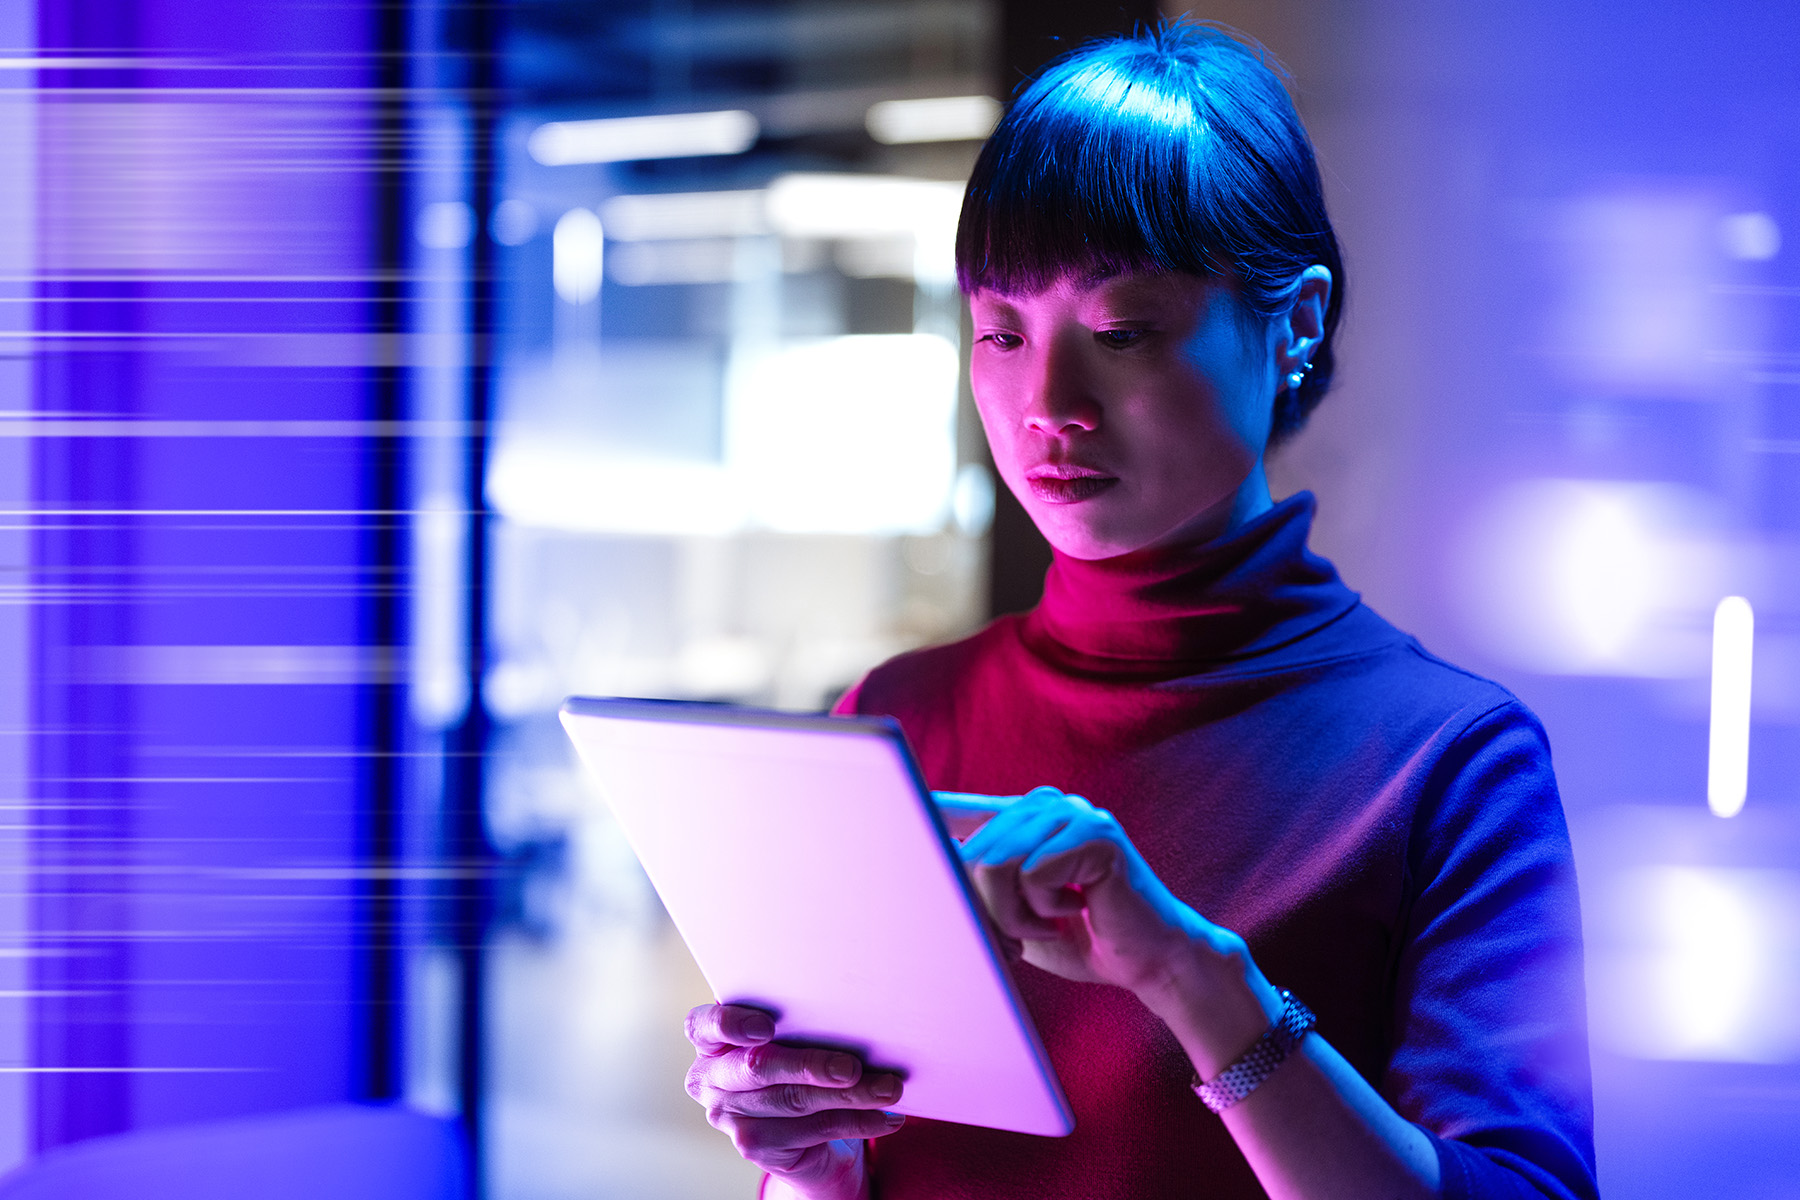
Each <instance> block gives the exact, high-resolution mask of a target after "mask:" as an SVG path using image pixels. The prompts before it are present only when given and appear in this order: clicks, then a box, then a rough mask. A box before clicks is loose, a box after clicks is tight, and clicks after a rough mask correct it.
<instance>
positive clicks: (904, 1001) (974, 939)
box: [562, 699, 1075, 1137]
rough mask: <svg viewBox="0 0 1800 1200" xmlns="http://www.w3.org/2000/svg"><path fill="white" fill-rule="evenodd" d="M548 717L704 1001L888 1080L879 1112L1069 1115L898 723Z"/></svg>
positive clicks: (694, 715) (735, 716)
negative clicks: (889, 1094)
mask: <svg viewBox="0 0 1800 1200" xmlns="http://www.w3.org/2000/svg"><path fill="white" fill-rule="evenodd" d="M562 721H563V727H564V728H565V729H567V730H568V732H569V736H570V737H571V738H573V739H574V742H575V745H576V748H577V749H578V750H579V751H580V752H581V757H582V759H583V761H584V762H586V764H587V766H588V768H589V769H590V770H591V771H592V772H593V774H594V777H595V778H596V779H597V780H598V782H599V784H600V789H601V791H602V793H603V794H604V795H605V797H606V799H607V802H608V803H609V804H610V805H611V806H612V809H613V812H614V813H615V814H616V815H617V817H618V820H619V824H620V826H621V827H622V828H623V829H624V831H625V835H626V837H627V838H629V839H630V841H631V845H632V848H633V849H634V850H636V851H637V855H638V858H639V860H640V861H641V862H642V863H643V864H644V870H645V872H646V873H647V874H648V875H649V876H650V882H651V883H652V884H653V885H654V886H655V888H656V891H657V894H658V895H659V896H661V897H662V901H663V904H664V906H665V907H666V908H667V909H668V911H669V916H670V917H671V918H673V920H674V922H675V927H676V928H677V929H678V930H680V932H681V936H682V938H683V939H685V940H686V942H687V945H688V949H689V950H690V951H691V952H692V953H693V955H694V960H695V961H696V962H697V963H698V964H699V966H700V970H701V971H702V972H703V973H704V974H705V976H706V981H707V983H708V984H710V985H711V987H712V990H713V994H714V995H715V996H716V997H718V999H719V1000H720V1001H721V1002H724V1003H728V1004H749V1005H754V1006H756V1007H758V1008H762V1009H766V1010H768V1011H769V1012H771V1013H773V1014H774V1015H775V1027H776V1036H777V1037H779V1038H780V1039H781V1040H783V1041H791V1042H798V1043H802V1044H810V1045H820V1046H834V1047H839V1048H842V1049H846V1050H851V1051H854V1052H855V1053H857V1054H859V1055H861V1056H862V1058H863V1059H864V1061H866V1062H868V1063H869V1064H870V1065H871V1066H873V1067H875V1068H878V1069H884V1070H892V1071H897V1072H898V1073H899V1074H900V1075H901V1076H902V1077H903V1078H904V1079H905V1081H906V1088H905V1094H904V1095H903V1096H902V1097H901V1100H900V1102H899V1103H898V1104H896V1105H895V1106H894V1108H895V1110H896V1111H898V1112H903V1113H907V1114H909V1115H913V1116H920V1117H930V1118H933V1119H935V1120H940V1121H957V1122H961V1123H963V1124H967V1125H982V1126H987V1127H989V1128H993V1129H1007V1130H1013V1131H1016V1132H1019V1133H1035V1134H1043V1135H1047V1136H1051V1137H1062V1136H1065V1135H1067V1134H1068V1133H1069V1132H1070V1131H1071V1130H1073V1129H1074V1127H1075V1122H1074V1117H1073V1115H1072V1114H1071V1113H1070V1111H1069V1105H1068V1102H1067V1101H1066V1100H1065V1099H1064V1098H1063V1094H1062V1088H1061V1087H1060V1086H1059V1085H1058V1083H1057V1080H1056V1075H1055V1073H1054V1071H1053V1070H1052V1069H1051V1067H1050V1062H1049V1059H1048V1058H1047V1057H1046V1056H1045V1054H1044V1048H1043V1045H1042V1044H1041V1043H1040V1042H1039V1040H1038V1035H1037V1030H1036V1028H1035V1027H1034V1026H1033V1025H1032V1023H1031V1017H1030V1014H1028V1013H1027V1012H1026V1011H1025V1007H1024V1005H1023V1004H1022V1003H1021V1002H1020V1000H1019V994H1018V991H1017V989H1016V988H1015V987H1014V986H1013V981H1012V976H1011V974H1010V972H1009V971H1008V970H1007V966H1006V962H1005V960H1004V958H1003V957H1002V956H1001V953H1000V950H999V947H998V946H997V945H996V944H995V942H994V939H993V936H992V934H991V933H990V932H989V930H988V927H987V924H986V922H985V921H984V920H983V918H982V915H981V910H980V908H979V907H978V906H979V904H980V901H979V899H978V898H977V897H976V896H975V894H974V892H973V891H972V890H971V889H970V886H969V882H968V878H967V877H966V876H965V875H964V873H963V868H962V863H961V860H960V859H959V858H958V857H957V855H956V851H955V847H954V846H953V845H952V843H951V841H950V837H949V834H948V832H947V831H946V829H945V826H944V823H943V820H942V818H941V817H940V816H939V814H938V813H937V811H936V809H935V808H934V807H933V805H932V803H931V799H930V796H929V793H927V791H926V789H925V786H924V784H923V783H922V782H921V780H920V777H919V772H918V768H917V767H916V766H915V765H914V763H913V758H912V754H911V753H910V751H909V750H908V749H907V746H906V740H905V738H904V737H903V736H902V735H901V733H900V729H899V726H898V725H896V724H895V723H894V722H893V721H890V720H888V719H886V718H873V717H808V716H796V715H792V714H788V713H774V712H764V711H760V710H755V709H740V708H726V707H720V706H716V705H707V704H678V703H669V702H662V701H654V700H587V699H573V700H570V701H568V702H567V703H565V704H564V705H563V708H562Z"/></svg>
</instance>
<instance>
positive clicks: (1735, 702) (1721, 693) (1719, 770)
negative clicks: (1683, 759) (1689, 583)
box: [1706, 596, 1756, 817]
mask: <svg viewBox="0 0 1800 1200" xmlns="http://www.w3.org/2000/svg"><path fill="white" fill-rule="evenodd" d="M1755 627H1756V617H1755V614H1754V613H1753V612H1751V609H1750V602H1749V601H1748V600H1746V599H1744V598H1743V597H1742V596H1727V597H1725V598H1724V599H1723V600H1721V601H1719V606H1718V608H1717V609H1715V610H1714V612H1713V651H1712V721H1711V730H1710V739H1709V743H1708V747H1707V759H1706V805H1707V807H1708V808H1710V809H1712V811H1713V815H1714V816H1720V817H1735V816H1737V814H1738V813H1739V812H1740V811H1742V810H1743V807H1744V796H1745V794H1746V793H1747V792H1748V790H1749V781H1750V665H1751V659H1752V657H1753V651H1754V642H1755Z"/></svg>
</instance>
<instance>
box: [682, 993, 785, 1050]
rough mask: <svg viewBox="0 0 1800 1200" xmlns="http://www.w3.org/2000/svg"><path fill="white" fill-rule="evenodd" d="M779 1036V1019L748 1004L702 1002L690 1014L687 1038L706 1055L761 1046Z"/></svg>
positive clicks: (688, 1016)
mask: <svg viewBox="0 0 1800 1200" xmlns="http://www.w3.org/2000/svg"><path fill="white" fill-rule="evenodd" d="M774 1037H775V1021H774V1019H773V1018H772V1017H770V1016H769V1014H768V1013H766V1012H764V1011H763V1010H762V1009H760V1008H751V1007H749V1006H748V1005H744V1004H702V1005H700V1006H699V1007H698V1008H695V1009H693V1010H691V1011H689V1013H688V1015H687V1040H688V1041H690V1042H692V1043H693V1044H694V1049H696V1050H698V1051H699V1052H700V1053H702V1054H707V1055H717V1054H724V1053H725V1052H726V1051H728V1050H735V1049H737V1048H738V1047H740V1046H760V1045H762V1044H763V1043H764V1042H768V1041H771V1040H773V1039H774Z"/></svg>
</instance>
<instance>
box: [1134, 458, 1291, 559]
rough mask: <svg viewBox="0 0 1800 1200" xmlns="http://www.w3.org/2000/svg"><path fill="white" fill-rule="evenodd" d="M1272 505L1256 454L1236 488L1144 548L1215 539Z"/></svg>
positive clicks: (1182, 544) (1169, 546)
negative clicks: (1254, 460)
mask: <svg viewBox="0 0 1800 1200" xmlns="http://www.w3.org/2000/svg"><path fill="white" fill-rule="evenodd" d="M1273 507H1275V501H1274V500H1273V499H1271V498H1270V496H1269V476H1268V474H1267V472H1265V471H1264V470H1263V460H1262V459H1261V458H1258V459H1257V460H1256V464H1255V465H1254V466H1252V467H1251V468H1250V474H1249V475H1248V476H1246V477H1245V479H1244V482H1243V483H1241V484H1239V485H1238V489H1237V491H1235V492H1233V493H1232V494H1231V495H1229V496H1227V497H1225V499H1223V500H1221V501H1219V503H1217V504H1215V505H1213V506H1212V507H1211V508H1209V509H1207V510H1206V511H1205V512H1202V513H1198V514H1196V515H1195V516H1193V517H1191V518H1189V519H1188V520H1186V521H1183V522H1182V523H1181V524H1180V525H1177V526H1176V527H1175V528H1174V529H1171V530H1170V531H1169V532H1168V533H1165V534H1163V535H1162V536H1161V537H1159V538H1157V539H1156V540H1155V541H1154V542H1151V543H1150V544H1149V545H1148V546H1145V547H1144V549H1145V550H1168V549H1174V548H1177V547H1181V546H1198V545H1201V544H1203V543H1206V542H1211V541H1215V540H1217V539H1218V538H1222V537H1224V536H1225V535H1227V534H1229V533H1231V532H1232V531H1234V530H1237V529H1241V528H1243V527H1244V526H1245V525H1247V524H1249V523H1250V522H1251V521H1254V520H1255V519H1256V518H1258V517H1260V516H1262V515H1263V514H1264V513H1266V512H1268V511H1269V510H1270V509H1271V508H1273Z"/></svg>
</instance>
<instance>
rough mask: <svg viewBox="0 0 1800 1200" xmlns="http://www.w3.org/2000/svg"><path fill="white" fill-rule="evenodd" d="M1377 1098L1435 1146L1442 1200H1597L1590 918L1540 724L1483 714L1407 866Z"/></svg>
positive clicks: (1423, 820)
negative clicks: (1587, 969) (1587, 976)
mask: <svg viewBox="0 0 1800 1200" xmlns="http://www.w3.org/2000/svg"><path fill="white" fill-rule="evenodd" d="M1407 867H1408V873H1409V877H1410V878H1409V881H1408V887H1407V895H1408V897H1409V909H1408V911H1407V913H1406V914H1405V917H1404V928H1405V931H1406V933H1405V938H1404V940H1403V942H1402V943H1401V945H1402V949H1401V951H1400V953H1399V955H1398V958H1397V961H1396V976H1395V992H1394V995H1395V1008H1394V1018H1393V1020H1394V1029H1393V1041H1392V1045H1393V1046H1394V1052H1393V1055H1392V1057H1391V1059H1390V1061H1389V1066H1388V1070H1387V1073H1386V1076H1385V1077H1384V1079H1383V1081H1382V1091H1383V1092H1384V1094H1386V1095H1387V1096H1388V1097H1389V1099H1390V1100H1391V1101H1392V1102H1393V1103H1394V1105H1395V1107H1396V1108H1397V1109H1398V1110H1399V1111H1400V1112H1401V1113H1402V1114H1404V1115H1405V1116H1406V1117H1408V1118H1409V1119H1410V1120H1413V1121H1415V1122H1417V1123H1418V1124H1419V1125H1421V1126H1422V1127H1423V1128H1425V1129H1426V1130H1427V1131H1428V1132H1429V1133H1431V1135H1432V1136H1433V1139H1434V1141H1435V1142H1436V1145H1437V1150H1438V1161H1439V1163H1440V1165H1441V1168H1442V1173H1443V1195H1444V1197H1445V1200H1500V1198H1505V1200H1514V1198H1517V1200H1527V1198H1529V1200H1538V1198H1540V1197H1552V1198H1555V1200H1577V1198H1580V1200H1594V1197H1596V1196H1597V1194H1598V1193H1597V1187H1596V1184H1595V1178H1594V1150H1593V1099H1592V1084H1591V1082H1590V1078H1589V1067H1588V1051H1587V1016H1586V1014H1587V1006H1586V998H1585V987H1584V983H1583V974H1582V950H1581V914H1580V907H1579V903H1578V899H1577V895H1576V885H1575V866H1574V859H1573V856H1572V854H1571V852H1570V848H1569V835H1568V827H1567V825H1566V823H1565V822H1564V820H1563V813H1562V803H1561V801H1560V799H1559V798H1558V796H1557V792H1556V781H1555V778H1554V776H1553V775H1552V774H1551V770H1550V751H1549V746H1548V744H1547V743H1546V741H1545V738H1544V734H1543V730H1542V728H1541V727H1540V726H1539V725H1538V723H1537V721H1536V720H1535V719H1534V718H1533V717H1532V716H1531V715H1530V713H1528V712H1527V711H1526V710H1525V709H1524V708H1523V707H1522V706H1521V705H1519V704H1518V703H1517V702H1509V703H1506V704H1503V705H1500V706H1499V707H1497V708H1494V709H1491V710H1489V711H1488V712H1486V713H1484V714H1482V715H1481V716H1479V717H1477V718H1476V719H1475V720H1474V721H1472V722H1471V723H1470V724H1469V725H1468V727H1467V728H1465V729H1464V730H1463V731H1462V733H1461V734H1460V735H1459V736H1458V737H1457V738H1456V739H1455V741H1454V742H1453V743H1452V745H1451V747H1450V749H1449V751H1448V753H1446V754H1445V755H1444V757H1443V758H1442V759H1441V760H1440V762H1439V764H1438V767H1437V770H1436V772H1435V773H1434V777H1433V778H1432V780H1431V781H1430V782H1429V783H1428V785H1427V793H1426V797H1425V800H1424V802H1423V803H1422V804H1421V806H1420V809H1419V812H1418V814H1417V816H1416V818H1415V821H1414V827H1413V832H1412V840H1411V844H1410V847H1409V852H1408V857H1407Z"/></svg>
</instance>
